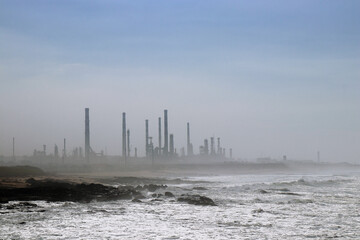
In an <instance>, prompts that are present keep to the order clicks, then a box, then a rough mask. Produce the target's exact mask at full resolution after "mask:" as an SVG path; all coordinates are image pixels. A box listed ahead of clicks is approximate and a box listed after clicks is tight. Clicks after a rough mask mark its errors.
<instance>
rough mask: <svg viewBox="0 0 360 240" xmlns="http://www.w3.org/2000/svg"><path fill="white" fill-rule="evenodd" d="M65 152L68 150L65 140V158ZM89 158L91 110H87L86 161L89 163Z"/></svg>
mask: <svg viewBox="0 0 360 240" xmlns="http://www.w3.org/2000/svg"><path fill="white" fill-rule="evenodd" d="M65 150H66V148H65V139H64V156H65V157H66V152H65ZM65 157H64V158H65ZM89 158H90V119H89V108H85V159H86V161H87V162H89Z"/></svg>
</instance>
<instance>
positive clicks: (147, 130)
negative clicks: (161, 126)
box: [145, 119, 149, 157]
mask: <svg viewBox="0 0 360 240" xmlns="http://www.w3.org/2000/svg"><path fill="white" fill-rule="evenodd" d="M145 156H146V157H148V156H149V120H147V119H146V120H145Z"/></svg>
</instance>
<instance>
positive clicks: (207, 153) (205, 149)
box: [204, 139, 209, 155]
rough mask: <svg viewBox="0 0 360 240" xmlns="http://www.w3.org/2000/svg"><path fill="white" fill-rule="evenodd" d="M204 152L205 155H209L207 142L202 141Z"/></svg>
mask: <svg viewBox="0 0 360 240" xmlns="http://www.w3.org/2000/svg"><path fill="white" fill-rule="evenodd" d="M204 152H205V154H206V155H209V140H207V139H205V140H204Z"/></svg>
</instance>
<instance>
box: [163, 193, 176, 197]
mask: <svg viewBox="0 0 360 240" xmlns="http://www.w3.org/2000/svg"><path fill="white" fill-rule="evenodd" d="M165 197H175V196H174V194H173V193H172V192H165Z"/></svg>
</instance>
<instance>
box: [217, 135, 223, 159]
mask: <svg viewBox="0 0 360 240" xmlns="http://www.w3.org/2000/svg"><path fill="white" fill-rule="evenodd" d="M217 153H218V155H222V150H221V147H220V138H219V137H218V138H217Z"/></svg>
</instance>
